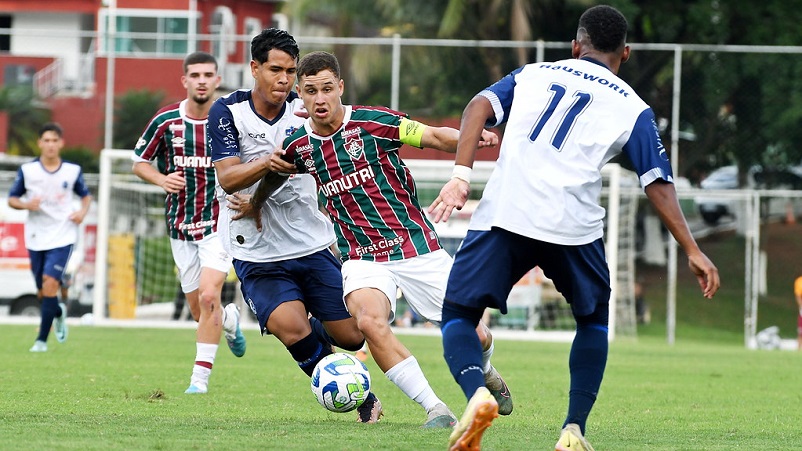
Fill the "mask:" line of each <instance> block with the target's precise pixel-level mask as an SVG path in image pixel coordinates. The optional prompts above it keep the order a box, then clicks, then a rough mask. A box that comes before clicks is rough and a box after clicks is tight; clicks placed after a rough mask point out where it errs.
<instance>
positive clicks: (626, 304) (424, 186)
mask: <svg viewBox="0 0 802 451" xmlns="http://www.w3.org/2000/svg"><path fill="white" fill-rule="evenodd" d="M405 163H406V165H407V166H408V167H409V169H410V172H412V175H413V176H414V177H415V181H416V184H417V188H418V192H419V197H420V199H421V204H423V205H424V206H425V205H428V204H429V203H431V201H432V200H433V199H434V198H435V197H436V196H437V194H438V193H439V191H440V188H442V186H443V185H444V184H445V183H446V182H447V181H448V179H449V177H450V175H451V168H452V167H453V165H454V163H453V161H447V160H415V159H407V160H405ZM494 167H495V161H476V162H474V166H473V172H472V176H471V184H472V191H473V192H476V193H481V191H482V190H483V189H484V186H485V184H486V183H487V180H488V179H489V178H490V174H491V173H492V172H493V168H494ZM602 184H603V185H602V199H600V201H601V203H602V205H603V206H604V208H605V210H606V218H605V236H604V239H605V246H606V254H607V261H608V265H609V268H610V288H611V296H610V322H609V339H610V340H613V339H614V338H615V336H616V334H618V333H621V334H623V335H635V333H636V332H637V331H636V327H637V325H636V311H635V228H636V227H635V222H636V215H637V208H638V201H639V199H640V196H641V194H642V190H641V189H640V185H639V183H638V179H637V176H636V175H635V173H633V172H631V171H628V170H625V169H623V168H622V167H621V166H620V165H618V164H608V165H606V166H605V167H604V168H603V169H602ZM475 205H476V201H469V202H468V204H466V206H465V207H463V209H462V210H461V211H455V212H454V213H452V216H451V218H449V220H448V222H446V223H437V224H435V229H436V231H437V233H438V235H439V236H440V238H441V241H442V242H443V244H444V247H446V250H448V251H449V252H450V253H452V254H453V252H455V251H456V249H457V248H458V246H459V243H460V242H461V241H462V238H464V236H465V233H466V232H467V228H468V223H469V222H470V216H471V213H472V211H473V208H475ZM549 283H550V281H548V280H547V279H546V280H545V281H543V275H542V273H540V274H536V273H533V274H527V276H525V277H524V278H523V279H521V281H520V282H519V283H518V284H517V285H516V286H515V287H513V291H512V293H511V294H510V298H509V299H508V307H509V313H508V314H507V315H506V317H498V323H499V324H501V325H502V326H507V327H513V328H521V329H524V330H528V331H534V332H538V333H540V332H544V333H547V334H548V333H551V332H560V333H563V334H564V332H565V331H566V330H571V331H572V330H573V327H574V321H573V317H572V315H571V312H570V306H568V305H567V304H566V303H565V301H564V300H563V299H562V297H561V295H560V294H559V293H558V292H557V291H556V290H554V288H553V285H548V284H549ZM519 310H520V312H519ZM519 314H520V316H516V315H519ZM491 322H492V321H491ZM544 338H546V339H548V338H549V337H544Z"/></svg>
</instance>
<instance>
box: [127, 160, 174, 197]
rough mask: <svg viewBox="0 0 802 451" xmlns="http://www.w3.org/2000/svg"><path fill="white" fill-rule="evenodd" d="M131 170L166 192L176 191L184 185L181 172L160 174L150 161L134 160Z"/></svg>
mask: <svg viewBox="0 0 802 451" xmlns="http://www.w3.org/2000/svg"><path fill="white" fill-rule="evenodd" d="M133 171H134V174H136V175H137V176H138V177H139V178H141V179H142V180H144V181H146V182H150V183H152V184H154V185H156V186H160V187H162V189H164V191H165V192H168V193H177V192H179V191H181V190H182V189H184V186H186V180H184V174H183V173H182V172H180V171H177V172H171V173H169V174H162V173H161V172H159V170H158V169H156V168H155V167H154V166H153V164H152V163H151V162H150V161H135V162H134V166H133Z"/></svg>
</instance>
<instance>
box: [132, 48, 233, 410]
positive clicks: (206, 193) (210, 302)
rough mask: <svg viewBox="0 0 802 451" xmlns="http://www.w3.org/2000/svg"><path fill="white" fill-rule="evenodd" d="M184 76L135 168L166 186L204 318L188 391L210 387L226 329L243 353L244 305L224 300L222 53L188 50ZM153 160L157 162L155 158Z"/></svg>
mask: <svg viewBox="0 0 802 451" xmlns="http://www.w3.org/2000/svg"><path fill="white" fill-rule="evenodd" d="M181 82H182V83H183V85H184V87H185V88H186V89H187V97H186V99H184V100H182V101H181V102H178V103H174V104H171V105H168V106H166V107H164V108H162V109H160V110H159V111H158V112H157V113H156V115H155V116H154V117H153V119H151V121H150V123H149V124H148V126H147V127H146V128H145V131H144V132H143V134H142V137H141V138H140V139H139V142H137V145H136V149H134V155H133V160H134V164H133V171H134V173H135V174H136V175H137V176H139V177H140V178H142V179H143V180H145V181H148V182H150V183H152V184H154V185H157V186H160V187H161V188H162V189H164V191H165V193H166V197H165V220H166V223H167V232H168V234H169V236H170V247H171V249H172V252H173V259H174V260H175V264H176V266H177V267H178V276H179V279H180V281H181V289H182V290H183V291H184V293H186V298H187V302H188V304H189V309H190V311H191V312H192V316H193V318H195V321H197V322H198V330H197V340H196V344H195V348H196V353H195V364H194V365H193V366H192V375H191V376H190V381H189V387H188V388H187V389H186V391H185V392H184V393H186V394H203V393H206V392H207V391H208V389H209V387H208V385H209V377H210V375H211V371H212V367H213V365H214V359H215V356H216V355H217V347H218V344H219V343H220V333H221V332H223V331H225V337H226V341H227V343H228V346H229V348H230V349H231V352H232V353H233V354H234V355H235V356H237V357H242V356H243V355H244V354H245V348H246V342H245V336H244V335H243V334H242V331H241V330H240V327H239V310H238V307H237V306H236V304H234V303H230V304H228V305H227V306H226V307H225V308H224V309H223V308H222V307H221V302H222V300H221V292H222V289H223V283H224V282H225V279H226V275H227V274H228V272H229V270H230V269H231V257H230V256H229V255H228V254H226V253H225V251H224V250H223V246H222V243H221V242H220V239H219V238H218V237H217V222H218V219H217V216H218V210H219V206H218V203H217V199H216V197H215V185H216V181H215V176H214V168H213V167H212V163H211V156H210V155H211V152H210V150H209V148H208V145H207V143H206V127H207V122H208V121H207V116H208V114H209V108H210V107H211V103H212V101H213V100H214V99H213V96H214V91H215V89H217V86H218V85H219V84H220V76H219V75H218V74H217V61H216V60H215V58H214V56H212V55H210V54H208V53H205V52H193V53H190V54H189V55H187V57H186V58H184V75H183V76H182V77H181ZM153 161H155V162H156V166H154V165H153V164H152V163H151V162H153Z"/></svg>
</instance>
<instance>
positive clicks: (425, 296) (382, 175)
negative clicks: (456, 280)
mask: <svg viewBox="0 0 802 451" xmlns="http://www.w3.org/2000/svg"><path fill="white" fill-rule="evenodd" d="M298 77H299V80H298V92H299V94H300V96H301V98H302V99H303V101H304V106H305V107H306V110H307V112H308V114H309V119H308V120H307V122H306V123H305V124H304V126H303V127H302V128H300V129H299V130H298V131H297V132H295V133H294V134H293V135H292V136H290V137H289V138H287V139H286V140H285V141H284V148H285V152H286V154H285V155H284V157H285V158H287V159H288V160H291V161H293V162H294V165H291V164H282V163H281V158H279V157H278V156H277V155H276V156H274V158H273V159H272V160H271V162H273V163H275V167H274V169H275V170H277V171H279V172H282V171H285V172H294V171H301V172H306V173H309V174H311V175H312V176H313V177H314V178H315V180H316V182H317V185H318V188H319V193H320V195H321V198H322V199H323V202H324V206H325V208H326V210H327V211H328V213H329V215H330V216H331V218H332V220H333V222H334V229H335V231H336V232H337V244H338V246H339V249H340V253H341V256H342V259H343V260H344V263H343V268H342V273H343V285H344V286H343V288H344V290H345V291H344V293H345V302H346V305H347V306H348V310H349V311H350V312H351V314H352V315H354V317H355V318H356V319H357V322H358V323H359V328H360V330H362V332H363V333H364V334H365V338H366V340H367V342H368V346H369V348H370V352H371V355H372V356H373V357H374V359H375V360H376V363H377V364H378V365H379V367H380V368H381V369H382V371H384V372H385V375H386V376H387V377H388V378H389V379H390V380H391V381H393V382H394V383H395V384H396V385H397V386H398V387H399V388H400V389H401V390H402V391H403V392H404V393H406V394H407V396H409V397H410V398H412V399H414V400H415V401H417V402H418V403H419V404H420V405H421V406H422V407H423V408H424V409H425V410H426V411H427V416H428V419H427V424H437V425H438V426H440V427H450V426H451V425H453V424H454V422H455V421H456V417H455V416H454V415H453V413H452V412H451V411H450V410H449V409H448V408H447V407H446V406H445V404H444V403H443V402H442V401H441V400H440V399H439V398H438V397H437V396H436V395H435V393H434V391H433V390H432V389H431V387H430V386H429V383H428V381H427V380H426V377H425V376H424V374H423V371H421V368H420V366H419V364H418V362H417V360H416V359H415V357H414V356H412V354H411V353H410V352H409V350H408V349H407V348H406V347H405V346H404V345H403V344H402V343H401V342H400V341H399V340H398V338H397V337H396V336H395V335H394V334H393V332H392V330H391V329H390V326H389V324H390V323H391V322H392V321H393V319H394V317H395V310H396V292H397V290H398V289H399V288H400V290H401V292H402V293H403V294H404V297H405V299H406V300H407V302H408V303H409V305H410V307H411V308H413V309H414V310H415V311H416V312H418V313H419V314H420V315H421V316H422V317H423V318H425V319H426V320H429V321H432V322H434V323H437V322H439V321H440V313H441V308H442V300H443V294H444V289H445V283H446V279H447V275H448V270H449V268H450V267H451V262H452V259H451V256H450V255H448V253H447V252H446V251H445V250H444V249H442V248H441V245H440V241H439V239H438V237H437V234H436V233H435V231H434V228H433V227H432V225H431V223H430V222H429V221H428V220H427V219H426V216H425V214H424V212H423V210H422V209H421V206H420V203H419V201H418V197H417V192H416V188H415V182H414V180H413V179H412V175H411V174H410V172H409V170H408V169H407V167H406V166H405V165H404V163H403V161H401V158H400V157H399V155H398V149H399V148H400V147H401V145H402V144H410V145H413V146H416V147H432V148H435V149H439V150H443V151H447V152H452V153H453V152H454V150H455V148H456V147H455V146H456V143H457V137H458V136H459V131H458V130H455V129H453V128H449V127H428V126H426V125H425V124H422V123H419V122H415V121H412V120H410V119H409V118H408V117H407V116H406V115H405V114H403V113H399V112H396V111H392V110H389V109H386V108H378V107H365V106H350V105H343V104H342V99H341V95H342V93H343V88H344V83H343V80H342V79H341V78H340V68H339V63H338V62H337V58H336V57H335V56H334V55H332V54H330V53H326V52H312V53H310V54H308V55H306V56H304V57H303V58H302V59H301V61H300V63H299V64H298ZM477 142H478V143H479V145H480V146H492V145H496V144H497V142H498V137H497V136H496V135H495V134H493V133H490V132H486V133H485V134H484V135H483V136H482V137H481V138H479V137H477ZM477 332H478V334H479V336H480V337H481V339H482V342H483V344H484V350H485V360H484V365H483V369H484V371H485V373H486V375H487V377H488V383H491V384H496V386H497V388H498V390H497V392H496V393H497V394H498V396H499V397H500V400H501V402H503V403H504V405H505V407H507V411H506V412H505V413H510V412H511V411H512V400H511V398H510V396H509V391H508V390H507V388H506V384H504V381H503V380H502V379H501V377H500V376H499V375H498V372H496V371H495V369H494V368H493V367H492V365H490V355H491V354H492V352H493V346H492V344H493V341H492V336H491V335H490V331H489V330H488V329H487V328H486V327H485V326H484V324H482V325H479V326H478V327H477Z"/></svg>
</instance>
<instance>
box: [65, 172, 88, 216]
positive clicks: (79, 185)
mask: <svg viewBox="0 0 802 451" xmlns="http://www.w3.org/2000/svg"><path fill="white" fill-rule="evenodd" d="M73 192H75V194H77V195H78V196H80V197H81V208H80V209H79V210H78V211H74V212H72V214H70V217H69V219H70V221H72V222H74V223H76V224H80V223H82V222H83V221H84V218H85V217H86V215H87V214H88V213H89V207H90V206H91V205H92V195H91V194H89V188H88V187H87V186H86V182H85V181H84V175H83V171H81V173H80V174H79V175H78V179H77V180H76V181H75V186H74V187H73Z"/></svg>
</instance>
